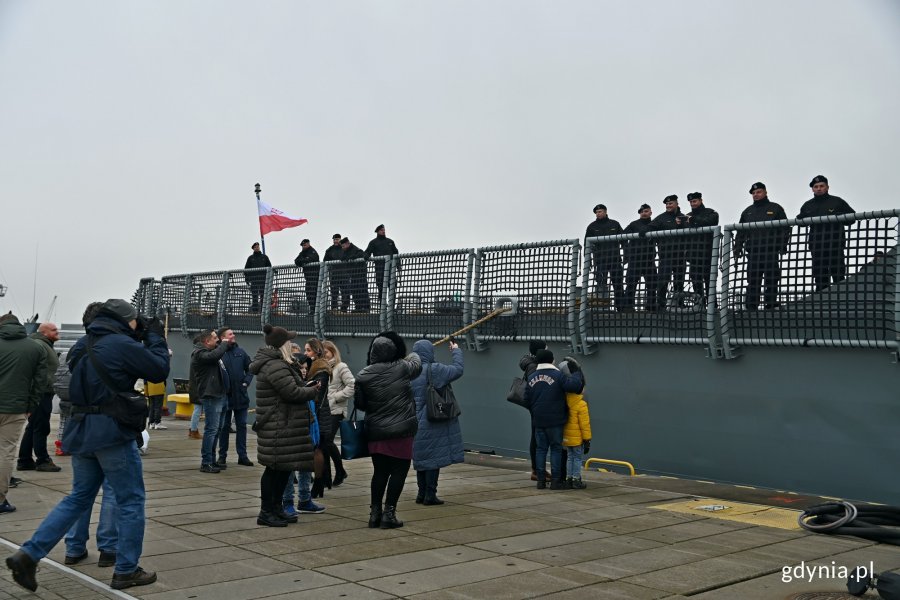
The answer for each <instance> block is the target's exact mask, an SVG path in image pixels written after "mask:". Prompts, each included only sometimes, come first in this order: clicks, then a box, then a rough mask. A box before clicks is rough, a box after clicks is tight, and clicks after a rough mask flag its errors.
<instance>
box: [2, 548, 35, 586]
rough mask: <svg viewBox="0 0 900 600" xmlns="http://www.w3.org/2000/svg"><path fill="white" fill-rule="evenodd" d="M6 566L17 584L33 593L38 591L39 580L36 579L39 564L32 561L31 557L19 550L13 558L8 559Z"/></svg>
mask: <svg viewBox="0 0 900 600" xmlns="http://www.w3.org/2000/svg"><path fill="white" fill-rule="evenodd" d="M6 566H7V567H9V570H10V571H12V574H13V579H14V580H15V582H16V583H18V584H19V585H21V586H22V587H23V588H25V589H26V590H29V591H32V592H33V591H35V590H36V589H37V579H36V578H35V571H36V570H37V563H36V562H34V561H33V560H31V557H30V556H28V555H27V554H25V553H24V552H22V551H21V550H18V551H16V553H15V554H13V555H12V556H10V557H7V559H6Z"/></svg>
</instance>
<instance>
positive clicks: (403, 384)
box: [354, 331, 422, 442]
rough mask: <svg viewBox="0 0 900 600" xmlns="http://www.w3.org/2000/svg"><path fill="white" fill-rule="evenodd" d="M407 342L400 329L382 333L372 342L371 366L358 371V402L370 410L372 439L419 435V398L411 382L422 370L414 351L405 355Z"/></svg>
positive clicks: (367, 420)
mask: <svg viewBox="0 0 900 600" xmlns="http://www.w3.org/2000/svg"><path fill="white" fill-rule="evenodd" d="M405 351H406V344H404V343H403V339H402V338H400V336H398V335H397V334H396V333H394V332H392V331H388V332H385V333H381V334H379V335H378V336H376V337H375V339H373V340H372V343H371V344H370V345H369V354H368V356H369V366H367V367H366V368H364V369H363V370H362V371H360V372H359V373H358V374H357V375H356V392H355V395H354V404H355V405H356V407H357V408H359V409H360V410H363V411H365V413H366V434H367V436H368V438H369V441H372V442H374V441H380V440H392V439H399V438H407V437H413V436H414V435H416V430H417V419H416V407H415V400H414V399H413V393H412V388H411V387H410V382H411V381H412V380H413V379H415V378H416V377H418V376H419V373H421V372H422V361H421V359H419V356H418V355H417V354H416V353H415V352H413V353H411V354H410V355H409V356H407V357H405V358H404V357H403V354H404V353H405Z"/></svg>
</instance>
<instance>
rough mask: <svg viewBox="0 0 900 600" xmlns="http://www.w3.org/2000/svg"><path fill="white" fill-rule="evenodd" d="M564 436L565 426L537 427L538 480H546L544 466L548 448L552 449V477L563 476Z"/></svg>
mask: <svg viewBox="0 0 900 600" xmlns="http://www.w3.org/2000/svg"><path fill="white" fill-rule="evenodd" d="M562 438H563V427H562V425H560V426H558V427H535V428H534V439H535V441H536V442H537V451H536V452H535V459H536V461H537V476H538V481H543V480H544V466H545V465H546V464H547V450H548V449H549V450H550V477H552V478H553V479H560V478H561V477H562V466H563V465H562Z"/></svg>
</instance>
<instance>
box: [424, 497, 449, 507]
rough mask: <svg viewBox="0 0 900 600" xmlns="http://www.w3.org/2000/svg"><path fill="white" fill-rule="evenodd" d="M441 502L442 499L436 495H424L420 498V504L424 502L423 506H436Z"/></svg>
mask: <svg viewBox="0 0 900 600" xmlns="http://www.w3.org/2000/svg"><path fill="white" fill-rule="evenodd" d="M443 503H444V501H443V500H441V499H440V498H438V497H437V496H425V499H424V500H422V504H424V505H425V506H438V505H440V504H443Z"/></svg>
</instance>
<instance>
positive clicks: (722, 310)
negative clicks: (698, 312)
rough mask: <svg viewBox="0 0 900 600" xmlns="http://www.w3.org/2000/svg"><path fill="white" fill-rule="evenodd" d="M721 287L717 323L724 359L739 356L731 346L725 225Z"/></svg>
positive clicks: (728, 231)
mask: <svg viewBox="0 0 900 600" xmlns="http://www.w3.org/2000/svg"><path fill="white" fill-rule="evenodd" d="M721 239H722V241H721V248H722V266H721V268H720V269H721V271H722V288H721V289H720V290H719V294H720V296H719V323H720V326H721V328H722V332H721V335H722V353H723V355H724V357H725V359H726V360H731V359H733V358H737V357H738V356H739V354H738V352H737V348H733V347H732V346H731V314H730V313H729V311H728V291H729V284H730V281H731V257H732V254H731V229H729V228H728V226H727V225H726V226H725V232H724V234H723V235H722V238H721Z"/></svg>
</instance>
